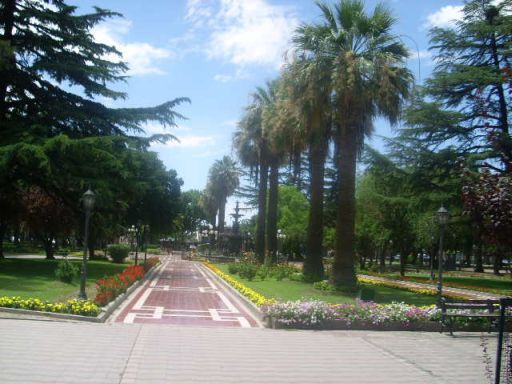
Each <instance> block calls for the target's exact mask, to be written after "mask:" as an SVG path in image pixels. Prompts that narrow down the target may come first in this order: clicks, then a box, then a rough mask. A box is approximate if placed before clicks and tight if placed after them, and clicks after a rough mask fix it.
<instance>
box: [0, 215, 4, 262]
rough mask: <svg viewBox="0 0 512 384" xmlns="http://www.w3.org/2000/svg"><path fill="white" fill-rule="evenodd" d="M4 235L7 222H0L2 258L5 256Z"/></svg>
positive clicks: (0, 252) (0, 250)
mask: <svg viewBox="0 0 512 384" xmlns="http://www.w3.org/2000/svg"><path fill="white" fill-rule="evenodd" d="M4 235H5V224H2V223H0V260H3V259H4V258H5V256H4Z"/></svg>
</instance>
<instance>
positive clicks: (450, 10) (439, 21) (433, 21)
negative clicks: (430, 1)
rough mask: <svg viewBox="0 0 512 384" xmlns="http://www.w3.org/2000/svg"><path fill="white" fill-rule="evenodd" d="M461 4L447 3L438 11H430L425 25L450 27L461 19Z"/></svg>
mask: <svg viewBox="0 0 512 384" xmlns="http://www.w3.org/2000/svg"><path fill="white" fill-rule="evenodd" d="M463 8H464V7H463V6H462V5H447V6H444V7H442V8H441V9H439V10H438V11H436V12H434V13H431V14H430V15H428V16H427V22H426V23H425V27H427V28H433V27H438V28H450V27H453V26H454V25H455V22H456V21H458V20H461V19H462V17H463V13H462V10H463Z"/></svg>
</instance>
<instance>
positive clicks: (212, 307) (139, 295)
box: [113, 256, 260, 328]
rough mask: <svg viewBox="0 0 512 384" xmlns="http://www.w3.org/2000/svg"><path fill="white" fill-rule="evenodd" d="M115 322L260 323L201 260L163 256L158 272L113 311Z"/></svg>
mask: <svg viewBox="0 0 512 384" xmlns="http://www.w3.org/2000/svg"><path fill="white" fill-rule="evenodd" d="M113 321H115V322H123V323H152V324H180V325H196V326H197V325H206V326H224V327H226V326H229V327H243V328H251V327H258V326H260V325H259V322H258V320H257V319H255V318H254V317H253V316H252V315H251V313H250V311H249V310H248V309H247V307H246V304H245V303H244V302H242V301H241V300H239V299H238V298H237V297H235V296H234V295H233V294H232V292H231V291H229V290H228V289H226V288H225V287H224V285H222V284H220V282H219V281H218V280H217V277H216V276H215V275H214V274H212V273H211V272H210V271H209V270H208V269H207V268H205V267H204V266H203V265H202V264H201V263H196V262H192V261H183V260H181V259H180V257H179V256H169V257H166V258H165V259H163V263H162V264H161V265H160V267H158V269H157V271H156V274H155V275H154V276H153V278H151V279H150V280H148V281H146V283H145V284H144V285H143V286H142V287H141V288H140V289H138V290H137V291H136V292H135V293H134V294H133V295H132V296H131V297H130V298H129V300H128V303H127V304H126V305H125V306H124V307H123V308H122V309H121V310H120V311H118V314H117V315H114V320H113Z"/></svg>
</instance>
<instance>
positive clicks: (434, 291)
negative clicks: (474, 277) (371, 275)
mask: <svg viewBox="0 0 512 384" xmlns="http://www.w3.org/2000/svg"><path fill="white" fill-rule="evenodd" d="M357 281H358V282H359V283H363V284H368V285H375V286H381V287H388V288H396V289H403V290H405V291H409V292H414V293H419V294H422V295H429V296H436V295H437V289H436V288H415V287H408V286H405V285H402V284H400V282H399V281H397V282H394V281H383V280H373V279H368V278H366V277H362V276H357ZM443 296H445V297H450V298H452V299H471V298H472V296H465V295H454V294H450V293H449V292H446V291H444V292H443Z"/></svg>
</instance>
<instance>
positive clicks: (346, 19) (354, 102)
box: [315, 0, 412, 287]
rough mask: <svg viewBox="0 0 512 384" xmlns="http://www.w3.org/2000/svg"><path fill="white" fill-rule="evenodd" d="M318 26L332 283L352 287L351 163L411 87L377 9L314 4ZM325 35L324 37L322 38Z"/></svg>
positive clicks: (386, 20)
mask: <svg viewBox="0 0 512 384" xmlns="http://www.w3.org/2000/svg"><path fill="white" fill-rule="evenodd" d="M317 5H318V6H319V8H320V9H321V11H322V14H323V23H322V24H321V25H320V26H316V27H315V29H316V30H317V33H316V37H317V39H318V40H317V48H316V49H315V52H317V53H318V54H320V55H322V56H323V57H324V59H325V60H326V62H327V63H328V67H329V72H330V75H331V79H332V91H333V95H334V108H335V119H336V122H335V123H336V128H337V132H336V143H335V144H336V146H337V150H338V153H339V155H338V159H337V172H338V176H337V177H338V193H339V194H338V208H337V217H336V256H335V259H334V264H333V271H332V274H331V282H332V283H333V284H334V285H336V286H342V285H343V286H346V287H355V285H356V275H355V269H354V262H355V255H354V245H355V233H354V232H355V231H354V225H355V175H356V162H357V158H358V155H359V153H360V151H361V149H362V146H363V143H364V138H365V136H369V135H370V134H371V133H372V131H373V121H374V119H375V118H376V117H377V116H381V117H384V118H386V119H387V120H389V121H390V123H391V124H395V123H396V122H397V120H398V118H399V114H400V109H401V106H402V103H403V101H404V99H405V98H406V97H407V96H408V94H409V91H410V86H411V84H412V74H411V72H410V71H409V70H408V69H407V68H405V66H404V61H405V59H406V58H407V56H408V52H407V49H406V47H405V46H404V45H403V44H402V42H401V41H400V40H399V39H398V37H397V36H395V35H393V34H392V33H391V28H392V27H393V25H394V24H395V19H394V18H393V16H392V15H391V13H390V11H389V10H388V9H387V8H386V7H385V6H384V5H383V4H379V5H377V6H376V7H375V9H374V10H373V13H371V14H369V15H367V14H366V13H365V10H364V3H363V2H362V1H360V0H344V1H343V0H341V1H339V3H337V4H335V5H334V7H333V8H331V7H330V6H329V5H327V4H324V3H321V2H318V3H317ZM326 31H327V33H326Z"/></svg>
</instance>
